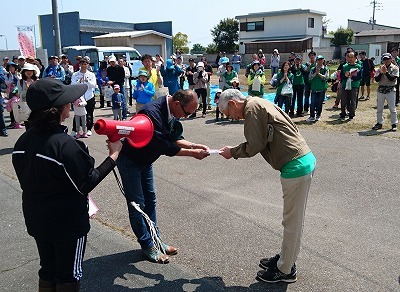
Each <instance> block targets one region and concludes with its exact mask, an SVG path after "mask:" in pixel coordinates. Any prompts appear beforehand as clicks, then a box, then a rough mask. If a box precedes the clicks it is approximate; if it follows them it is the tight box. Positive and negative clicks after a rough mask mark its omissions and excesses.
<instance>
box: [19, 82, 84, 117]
mask: <svg viewBox="0 0 400 292" xmlns="http://www.w3.org/2000/svg"><path fill="white" fill-rule="evenodd" d="M87 89H88V86H87V85H86V84H72V85H64V84H63V83H62V82H61V81H59V80H57V79H52V78H43V79H40V80H38V81H36V82H34V83H33V84H32V85H31V86H29V88H28V90H27V92H26V102H27V103H28V106H29V108H30V109H31V110H32V111H36V110H41V109H46V108H50V107H53V106H61V105H64V104H68V103H71V102H74V101H75V100H77V99H78V98H79V97H81V96H82V95H83V94H84V93H85V92H86V90H87Z"/></svg>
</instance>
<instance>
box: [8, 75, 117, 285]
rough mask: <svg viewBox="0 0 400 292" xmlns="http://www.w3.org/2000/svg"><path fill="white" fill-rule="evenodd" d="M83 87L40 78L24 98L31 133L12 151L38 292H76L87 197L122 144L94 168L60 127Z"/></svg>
mask: <svg viewBox="0 0 400 292" xmlns="http://www.w3.org/2000/svg"><path fill="white" fill-rule="evenodd" d="M86 90H87V85H85V84H79V85H68V86H66V85H64V84H62V82H60V81H58V80H55V79H52V78H44V79H41V80H39V81H37V82H35V83H34V84H32V85H31V86H30V87H29V89H28V91H27V95H26V100H27V103H28V106H29V108H30V109H31V110H32V112H31V114H30V116H29V122H30V123H31V128H30V129H29V130H28V131H26V132H25V133H24V134H22V136H21V137H20V138H19V139H18V141H17V142H16V144H15V146H14V151H13V155H12V162H13V165H14V168H15V171H16V173H17V176H18V179H19V182H20V185H21V188H22V208H23V213H24V217H25V224H26V227H27V231H28V233H29V235H31V236H33V237H34V238H35V241H36V244H37V248H38V252H39V256H40V265H41V268H40V270H39V291H79V286H80V284H79V283H80V282H79V281H80V278H81V276H82V268H81V263H82V259H83V256H84V251H85V246H86V235H87V233H88V232H89V229H90V224H89V215H88V194H89V192H90V191H91V190H93V189H94V188H95V187H96V186H97V185H98V184H99V183H100V181H101V180H102V179H103V178H104V177H105V176H106V175H107V174H108V173H109V172H110V171H111V170H112V169H113V168H114V167H115V160H116V159H117V157H118V155H119V151H120V149H121V147H122V143H121V142H120V141H117V142H115V143H111V142H109V141H107V144H108V147H109V156H108V157H107V158H106V159H105V160H104V161H103V163H102V164H100V166H98V167H97V168H95V167H94V159H93V157H91V156H90V155H89V151H88V149H87V147H86V145H85V144H84V143H83V142H81V141H78V140H75V139H73V138H72V137H70V136H69V135H68V134H67V129H66V127H64V126H62V125H61V123H62V122H64V120H65V119H66V118H68V116H69V112H70V104H71V102H73V101H74V100H76V99H78V98H79V97H80V96H82V95H83V94H84V93H85V91H86Z"/></svg>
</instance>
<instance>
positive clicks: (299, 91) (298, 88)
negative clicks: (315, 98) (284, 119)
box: [290, 84, 304, 114]
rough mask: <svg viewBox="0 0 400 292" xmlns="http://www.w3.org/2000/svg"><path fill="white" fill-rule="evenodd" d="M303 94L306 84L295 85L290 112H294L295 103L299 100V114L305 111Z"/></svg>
mask: <svg viewBox="0 0 400 292" xmlns="http://www.w3.org/2000/svg"><path fill="white" fill-rule="evenodd" d="M303 94H304V84H300V85H293V97H292V103H291V104H290V113H291V114H294V104H295V102H296V101H297V111H296V112H297V114H302V113H303Z"/></svg>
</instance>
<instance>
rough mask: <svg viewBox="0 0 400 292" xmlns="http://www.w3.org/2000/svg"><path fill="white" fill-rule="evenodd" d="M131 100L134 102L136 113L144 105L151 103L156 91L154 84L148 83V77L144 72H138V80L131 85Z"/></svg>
mask: <svg viewBox="0 0 400 292" xmlns="http://www.w3.org/2000/svg"><path fill="white" fill-rule="evenodd" d="M133 89H134V92H133V99H134V100H136V112H139V111H140V110H141V109H142V108H143V107H144V105H145V104H146V103H148V102H150V101H152V98H153V96H154V94H155V93H156V89H155V87H154V84H153V83H151V82H149V75H148V73H147V71H146V70H139V74H138V79H137V80H136V83H134V84H133Z"/></svg>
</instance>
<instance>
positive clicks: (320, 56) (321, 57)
mask: <svg viewBox="0 0 400 292" xmlns="http://www.w3.org/2000/svg"><path fill="white" fill-rule="evenodd" d="M321 59H325V57H324V56H322V55H318V57H317V61H318V60H321Z"/></svg>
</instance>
